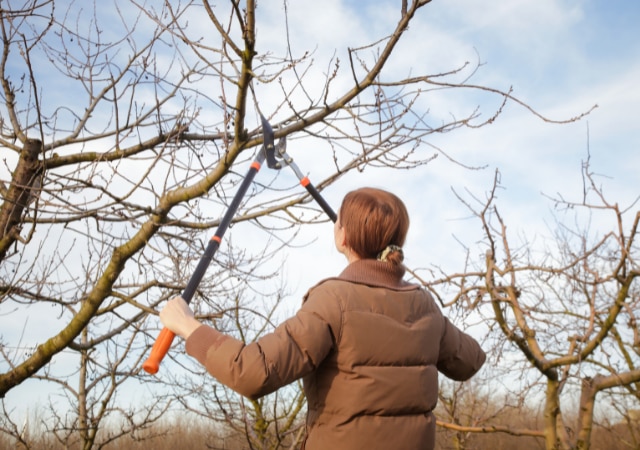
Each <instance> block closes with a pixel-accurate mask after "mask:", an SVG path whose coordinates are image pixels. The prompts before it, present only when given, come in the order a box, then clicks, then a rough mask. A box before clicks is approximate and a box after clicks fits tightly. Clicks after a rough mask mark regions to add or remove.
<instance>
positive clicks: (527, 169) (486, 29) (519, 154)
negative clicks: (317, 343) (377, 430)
mask: <svg viewBox="0 0 640 450" xmlns="http://www.w3.org/2000/svg"><path fill="white" fill-rule="evenodd" d="M274 3H277V4H278V5H279V2H274ZM395 3H397V5H395ZM395 3H393V4H392V3H391V2H388V1H370V2H361V1H359V0H326V1H322V2H302V1H296V0H292V1H290V2H289V5H288V12H289V14H290V16H289V20H290V26H291V33H292V36H295V38H296V39H295V40H292V42H294V50H297V51H299V52H303V51H304V50H305V49H307V48H308V49H316V52H317V54H318V58H319V59H321V58H322V57H326V56H327V55H331V54H332V53H333V52H334V51H335V49H336V48H342V47H344V42H345V41H349V42H352V41H354V42H357V41H358V39H359V40H360V41H361V43H366V42H369V36H373V35H374V34H376V33H377V34H379V33H380V30H381V29H388V27H386V28H385V27H384V25H385V24H388V22H389V21H390V20H395V18H396V17H397V15H398V14H399V9H400V6H399V5H400V2H399V1H398V2H395ZM263 5H266V4H263V3H261V4H260V5H259V7H260V8H263ZM282 14H283V11H282V7H281V6H278V7H271V8H269V9H268V8H266V7H265V9H263V10H262V11H261V12H260V14H259V16H258V20H259V26H258V28H259V32H260V33H263V34H262V36H264V37H265V39H264V40H263V41H261V42H265V45H268V43H269V42H271V44H272V45H274V46H275V45H277V42H278V41H279V40H280V41H281V34H278V33H273V35H271V33H270V29H271V28H275V27H281V25H282V22H281V21H282ZM309 17H312V18H313V20H309ZM638 23H640V2H636V1H631V0H625V1H622V0H613V1H609V2H603V1H591V0H590V1H581V0H576V1H568V0H510V1H509V2H494V3H487V2H477V1H475V0H446V1H445V0H433V1H432V2H431V3H430V4H429V5H426V6H425V7H424V8H423V9H422V10H421V11H420V12H419V14H418V16H417V17H416V18H415V23H414V24H413V25H412V26H411V28H410V30H409V32H408V33H407V35H406V36H404V37H403V39H402V41H401V45H400V46H399V48H398V50H397V53H396V55H395V57H394V60H393V64H392V65H391V66H390V69H389V70H390V73H389V74H390V75H392V74H393V73H396V72H397V73H399V74H406V73H407V71H409V70H414V71H415V72H430V73H437V72H439V71H442V70H450V69H451V68H455V67H458V66H459V65H460V64H462V63H464V62H465V61H470V62H472V63H473V62H475V61H477V60H478V59H479V60H480V61H481V62H482V65H481V67H480V68H479V69H478V71H477V73H476V74H475V76H474V78H473V82H474V83H476V84H486V85H489V86H491V87H495V88H497V89H502V90H508V89H509V88H513V95H514V96H515V97H517V98H519V99H520V100H522V101H523V102H525V103H527V104H529V105H530V106H531V107H533V108H534V109H535V110H536V111H537V112H538V113H540V114H541V115H543V116H545V117H548V118H551V119H555V120H565V119H569V118H571V117H574V116H577V115H580V114H582V113H584V112H586V111H589V110H591V108H592V107H593V106H594V105H597V108H595V109H594V110H593V111H592V112H591V113H590V114H588V115H587V116H586V117H585V118H583V119H582V120H580V121H578V122H575V123H570V124H556V123H546V122H544V121H543V120H541V119H540V118H538V117H536V116H535V115H534V114H532V113H531V112H530V111H528V110H526V109H525V108H523V107H522V106H520V105H517V104H515V103H512V102H511V103H508V104H507V106H506V108H505V110H504V113H503V114H502V115H501V116H500V117H499V118H498V120H497V121H496V122H495V123H493V124H492V125H489V126H487V127H484V128H481V129H477V130H471V129H461V130H456V131H454V132H452V133H449V134H445V135H442V136H438V137H434V138H433V139H432V140H431V141H430V142H432V143H433V144H434V145H437V146H438V147H440V148H442V149H443V151H444V152H446V153H447V154H448V155H451V156H453V157H455V158H456V159H458V160H460V161H464V162H465V164H468V165H475V166H479V167H484V169H483V170H478V171H469V170H465V169H463V168H461V167H460V166H458V165H456V164H454V163H452V162H451V161H449V160H448V159H447V158H445V157H438V158H436V159H435V160H434V161H433V162H431V163H430V164H428V165H426V166H424V167H421V168H419V169H415V170H412V171H409V172H405V171H402V172H389V173H387V172H385V173H384V174H382V173H381V172H380V171H374V170H372V171H365V172H364V173H362V174H360V173H353V174H351V175H349V176H347V177H344V178H343V179H341V180H339V181H338V182H337V183H335V184H334V185H332V186H331V187H329V188H328V189H327V190H326V191H324V192H323V195H324V196H325V197H326V199H327V200H328V201H329V203H330V204H331V205H332V206H333V207H334V209H337V208H338V207H339V204H340V201H341V198H342V196H343V195H344V194H345V193H346V192H347V191H348V190H350V189H353V188H357V187H359V186H363V185H369V186H375V187H383V188H386V189H389V190H392V191H393V192H395V193H396V194H398V195H399V196H400V197H401V198H402V199H403V200H404V202H405V203H406V205H407V208H408V210H409V213H410V216H411V223H412V225H411V229H410V232H409V236H408V241H407V244H406V245H405V255H406V262H407V265H408V266H409V267H412V268H419V267H430V266H434V265H441V266H443V267H445V268H449V269H451V270H456V271H457V270H461V269H462V267H463V264H464V258H465V253H464V249H463V248H462V247H461V245H460V243H459V242H460V241H464V242H466V243H467V244H470V245H471V244H473V243H474V242H477V240H478V239H480V238H481V234H480V231H481V230H480V227H479V223H478V222H477V220H474V219H473V218H470V214H469V212H468V210H466V208H465V207H464V206H463V205H462V204H461V203H460V202H459V201H458V200H456V197H455V195H454V191H455V192H460V193H464V192H465V191H468V192H470V193H472V194H474V195H477V196H479V197H483V196H484V194H485V192H486V191H487V190H488V189H490V187H491V181H492V180H493V177H494V174H495V171H496V170H499V171H500V173H501V183H502V185H503V187H504V189H503V190H502V191H501V192H500V196H499V201H498V204H499V207H500V209H501V211H502V212H503V216H504V217H505V220H506V221H507V223H508V224H509V226H510V228H509V229H510V230H512V231H510V232H512V233H513V236H514V237H515V236H517V234H518V233H519V232H522V233H524V234H526V235H527V236H535V235H538V234H540V235H542V234H549V227H550V226H551V225H552V220H553V203H552V202H550V201H549V200H548V198H547V196H554V195H556V194H557V193H561V194H562V195H563V196H564V197H566V198H570V199H574V200H576V201H579V200H580V198H581V193H582V175H581V166H582V164H583V162H584V161H585V160H586V159H587V157H589V158H590V163H591V166H592V169H593V171H594V172H597V173H598V174H600V175H601V176H599V177H598V180H600V181H601V183H602V186H603V189H604V192H605V194H606V195H607V196H608V197H609V198H610V200H611V201H612V202H617V203H619V204H620V205H628V206H631V205H633V202H634V201H635V199H636V198H637V197H638V196H639V195H640V185H639V184H638V182H637V173H638V170H639V169H640V151H639V150H640V137H639V135H640V133H638V131H639V128H640V126H639V125H640V119H638V117H639V116H638V111H640V89H639V88H638V87H637V83H638V80H640V31H638V26H637V24H638ZM270 40H272V41H270ZM429 101H430V102H433V104H432V105H429V106H434V109H436V108H435V106H437V110H438V111H444V112H448V111H455V112H458V113H459V112H464V111H469V110H472V109H474V108H476V107H478V106H479V107H480V109H481V111H485V114H491V112H492V111H493V108H495V106H496V103H497V102H498V101H499V99H496V98H493V99H488V98H486V97H485V96H478V95H476V94H475V93H473V92H469V93H468V95H465V94H461V95H454V96H448V95H445V94H442V95H438V94H434V95H433V96H430V97H429ZM289 153H290V154H291V156H293V157H294V158H296V159H297V160H298V161H299V165H300V168H301V169H302V170H303V171H304V172H306V173H308V174H309V175H310V177H311V180H312V181H313V180H314V179H322V178H323V177H324V176H326V175H328V174H327V173H325V172H324V168H323V167H322V165H320V164H315V163H313V161H311V160H310V159H309V157H308V156H306V155H305V154H304V153H302V152H301V151H300V150H298V149H297V148H296V144H295V141H294V142H291V143H290V147H289ZM263 176H268V175H264V174H263V173H262V172H261V173H259V174H258V177H263ZM300 189H302V188H300ZM637 208H638V205H635V207H634V208H633V211H636V210H637ZM596 226H602V227H604V228H605V229H606V227H607V226H611V222H607V221H606V220H605V219H602V222H599V223H598V224H596ZM332 233H333V228H332V226H331V224H329V223H327V224H324V225H318V226H313V227H308V228H307V229H305V230H303V231H302V233H301V236H300V242H301V243H305V242H308V243H309V245H307V246H304V247H301V248H298V249H292V250H291V251H290V252H289V253H288V254H287V256H286V258H285V257H283V270H284V275H285V276H286V279H287V284H288V288H289V291H290V293H291V295H290V297H289V298H288V299H287V305H285V311H290V312H293V311H294V310H295V308H297V306H299V304H300V299H301V297H302V295H303V294H304V292H305V291H306V290H307V289H308V288H309V287H310V286H312V285H313V284H315V283H316V282H317V281H318V280H320V279H321V278H324V277H329V276H333V275H337V274H338V273H339V272H340V270H341V269H342V267H344V265H345V260H344V259H343V257H342V256H341V255H339V254H338V253H337V252H336V250H335V248H334V246H333V235H332ZM230 234H233V231H231V232H230ZM207 237H208V236H203V239H204V238H207ZM20 398H24V397H22V396H21V397H20Z"/></svg>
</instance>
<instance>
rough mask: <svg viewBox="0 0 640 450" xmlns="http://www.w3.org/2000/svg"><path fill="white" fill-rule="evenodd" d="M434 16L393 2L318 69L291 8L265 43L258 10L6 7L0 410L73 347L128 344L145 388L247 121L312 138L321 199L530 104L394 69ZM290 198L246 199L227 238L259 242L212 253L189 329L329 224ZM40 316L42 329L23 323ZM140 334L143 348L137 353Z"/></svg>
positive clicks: (256, 189) (268, 185) (283, 190)
mask: <svg viewBox="0 0 640 450" xmlns="http://www.w3.org/2000/svg"><path fill="white" fill-rule="evenodd" d="M429 3H430V0H414V1H412V2H406V1H403V2H402V4H396V3H394V2H389V3H388V4H387V5H386V7H388V8H389V11H390V12H391V11H392V12H393V14H394V17H396V18H397V21H396V22H395V23H394V24H393V26H392V27H391V28H389V29H387V30H384V31H383V32H382V33H381V35H380V36H379V37H377V38H376V39H373V40H372V41H371V42H366V43H362V42H355V43H352V42H350V43H345V46H344V48H340V49H339V50H338V51H336V53H335V54H334V55H333V56H332V57H330V58H329V59H327V60H324V61H321V62H318V61H317V60H316V59H315V55H314V52H313V51H312V50H310V49H308V48H305V49H304V50H303V51H302V52H299V51H296V50H295V49H294V46H293V45H292V43H291V41H290V35H289V33H288V27H289V26H290V25H289V22H288V17H287V4H286V2H284V3H283V6H284V11H283V16H282V27H281V28H280V29H279V30H276V31H277V32H276V34H275V35H271V34H270V33H268V32H266V31H265V30H261V33H264V35H260V38H261V39H262V38H263V37H264V44H260V42H261V41H259V39H258V37H259V34H258V29H259V27H258V23H259V20H260V18H259V13H260V10H258V8H257V3H256V2H255V0H247V1H246V2H239V1H236V0H232V1H230V2H228V3H225V4H223V5H214V4H212V3H210V2H209V1H207V0H205V1H204V2H192V1H186V2H184V3H178V4H175V2H169V1H165V2H162V3H160V2H158V3H155V4H139V3H138V2H135V1H119V2H115V3H113V2H112V3H109V4H107V3H100V2H94V3H93V4H91V5H90V6H88V5H87V4H86V2H79V1H78V2H70V3H64V4H61V3H60V2H55V1H54V0H31V1H28V2H18V1H5V2H3V7H2V9H1V10H0V14H1V21H0V24H1V25H0V26H1V29H0V31H1V32H2V45H3V48H2V54H1V56H0V85H1V97H0V98H1V100H2V113H1V117H0V118H1V121H0V146H1V147H2V151H3V167H2V172H1V173H0V178H1V179H2V181H3V183H2V185H1V186H0V187H1V188H2V205H1V207H0V229H2V238H1V240H0V305H1V306H0V308H2V314H3V317H4V318H5V320H9V321H11V322H13V323H19V324H21V326H20V327H19V328H23V329H24V334H23V336H22V337H20V336H19V335H18V334H15V333H13V332H9V331H5V329H4V328H3V332H2V335H1V336H0V345H1V346H0V350H1V354H2V356H3V361H2V365H1V367H2V373H0V397H5V396H7V395H8V394H10V393H12V391H14V390H15V389H16V387H18V386H20V385H21V384H22V383H24V382H25V381H26V380H33V379H35V377H37V376H39V375H38V374H41V373H43V371H46V372H47V374H48V377H49V379H57V380H60V382H61V383H67V382H68V375H67V374H65V373H62V372H58V371H55V370H54V369H55V363H56V361H59V360H61V358H62V357H63V352H65V351H67V350H68V349H72V350H73V349H76V350H77V352H78V354H79V355H80V356H79V357H78V358H77V360H76V361H77V367H79V368H81V369H82V368H83V367H85V366H84V364H85V362H87V360H86V359H85V360H83V359H82V355H87V354H90V353H91V352H92V351H94V350H98V349H99V350H100V351H101V352H106V354H108V355H110V357H111V356H113V358H114V359H116V358H115V355H114V354H113V353H110V352H112V351H113V348H112V347H110V344H113V343H118V344H119V345H121V346H123V347H126V348H127V349H128V353H127V355H128V357H127V358H125V360H124V361H123V363H122V364H123V365H121V366H120V369H119V370H122V371H123V373H126V374H127V377H135V376H138V375H139V370H136V367H134V366H136V365H137V364H138V361H139V357H138V356H137V355H140V354H144V353H145V352H146V351H147V349H148V346H149V344H150V342H151V340H153V339H154V338H155V336H156V335H157V329H156V327H157V321H145V320H144V319H145V318H146V317H147V315H149V314H155V313H156V307H157V306H158V305H159V304H160V303H161V302H162V301H164V300H166V299H167V298H169V297H171V296H173V295H176V294H178V293H180V292H181V290H182V289H183V288H184V286H185V284H186V280H187V279H188V277H189V276H190V274H191V273H192V269H193V267H194V264H195V262H196V261H197V260H198V259H199V256H200V255H201V254H202V251H203V245H202V244H201V241H200V238H201V234H202V232H203V231H204V230H208V229H211V228H212V227H214V226H216V225H217V224H218V223H219V222H218V218H217V217H218V214H219V212H220V211H223V210H225V209H226V208H227V207H228V205H229V202H230V199H231V198H232V196H233V194H234V193H235V188H236V187H237V184H238V182H239V180H240V178H241V175H239V174H241V173H243V168H244V167H245V166H246V165H247V164H248V163H249V161H251V159H252V156H253V155H254V154H255V152H256V151H258V150H257V149H259V148H260V146H261V145H262V144H263V142H262V130H261V127H260V120H259V114H260V113H261V114H263V115H264V116H265V117H266V118H267V119H268V120H269V121H270V123H271V124H272V126H273V128H274V130H275V136H276V138H277V139H280V138H285V137H290V138H293V137H301V136H302V137H306V138H308V139H307V141H306V142H311V143H314V145H313V146H311V148H310V149H308V150H307V152H308V153H311V152H313V153H314V157H313V161H314V168H322V169H323V177H322V179H321V180H320V181H319V182H318V183H317V184H316V185H317V187H318V188H319V189H320V190H322V189H325V188H327V187H328V186H330V185H331V184H332V183H334V182H335V181H336V180H337V179H338V178H340V177H343V176H344V175H345V174H348V173H350V172H352V171H359V170H365V169H371V168H395V169H410V168H413V167H417V166H420V165H424V164H428V163H429V162H430V161H431V160H432V158H433V157H434V155H435V150H431V149H430V147H429V146H428V145H425V144H426V143H427V141H428V138H429V136H431V135H434V134H441V133H447V132H450V131H454V130H456V129H458V128H460V127H467V126H471V127H481V126H483V125H485V124H487V123H491V122H493V121H494V120H495V119H496V118H497V116H498V115H500V114H501V112H502V107H503V106H504V104H505V103H506V102H507V101H509V100H511V101H515V102H518V103H520V104H521V105H523V106H525V107H526V106H527V105H524V104H522V103H521V102H519V101H518V100H517V99H516V98H515V97H513V96H512V94H511V92H509V91H506V92H503V91H500V90H497V89H493V88H490V87H484V86H477V85H473V84H471V83H470V77H471V75H472V74H473V73H474V72H475V69H477V66H478V65H479V63H478V64H476V65H475V66H473V65H470V64H463V65H462V66H460V67H453V68H452V69H451V70H450V71H447V72H437V73H432V74H429V73H421V74H417V75H412V76H408V75H406V74H404V75H400V76H396V74H395V73H394V72H393V71H391V70H390V68H389V66H390V64H391V62H390V61H392V56H393V55H394V52H395V51H396V50H397V48H398V46H399V43H400V41H401V38H402V37H403V36H404V35H406V34H407V33H408V30H409V26H410V24H411V23H412V21H413V20H414V18H415V17H416V15H417V14H419V13H422V11H421V10H422V9H423V8H424V7H425V6H427V5H428V4H429ZM460 80H462V81H460ZM447 89H473V90H479V91H482V92H483V93H487V94H489V95H493V96H495V97H496V98H498V99H499V101H500V104H499V105H498V107H497V108H496V109H495V110H494V111H491V113H490V114H488V115H484V116H481V115H480V112H479V111H478V110H473V111H469V112H468V113H467V114H465V115H462V116H453V115H447V114H446V113H442V117H445V119H442V118H440V117H438V116H436V115H430V114H432V113H426V112H424V109H423V107H420V106H419V105H420V104H421V103H422V102H423V101H424V100H423V99H424V97H425V96H426V95H428V94H429V93H430V92H433V91H435V90H438V91H443V90H447ZM542 119H543V120H548V119H545V118H544V117H542ZM571 120H574V119H571ZM318 141H320V143H321V145H320V146H318V144H317V142H318ZM315 153H317V155H316V154H315ZM309 160H310V159H309ZM293 184H294V183H293V182H292V181H291V180H290V179H289V178H288V177H287V176H286V175H282V176H280V177H274V176H271V177H269V181H266V182H265V181H260V182H258V183H255V184H254V186H253V187H252V188H251V191H250V193H249V195H248V197H247V198H246V199H245V201H244V202H243V204H242V205H241V206H242V208H241V211H240V213H239V214H238V217H237V218H236V219H235V223H236V224H238V225H234V226H237V227H238V228H240V227H242V226H244V227H245V228H244V230H245V235H248V232H247V231H246V230H251V241H252V243H257V244H256V245H255V246H254V247H253V248H252V249H251V250H249V249H248V247H247V246H239V247H234V246H233V245H232V243H230V244H229V245H228V246H226V247H225V248H222V249H221V251H220V255H218V256H217V257H216V263H217V266H218V267H219V269H218V270H217V271H214V270H213V269H212V271H211V273H210V274H209V275H210V277H208V278H207V279H206V280H204V281H203V284H202V285H201V288H200V289H199V290H198V292H197V296H196V297H197V299H196V301H195V302H194V304H195V307H196V308H197V309H198V313H199V314H200V315H202V316H203V317H207V316H210V315H211V314H212V313H210V312H209V311H211V310H213V311H214V313H213V314H214V315H218V316H219V315H220V314H223V313H225V312H228V311H236V310H238V308H240V309H242V307H236V305H235V304H231V305H225V304H219V303H218V300H216V299H218V298H222V299H225V298H226V299H228V298H233V296H232V295H228V294H229V293H230V292H231V293H232V292H234V291H235V290H236V288H237V287H238V283H247V284H249V283H250V282H252V281H255V280H260V281H265V280H274V279H276V278H277V273H276V272H274V271H272V270H271V269H270V268H269V267H268V265H267V264H263V263H266V262H267V261H270V260H271V258H272V255H273V254H275V253H276V252H277V251H278V250H279V249H280V248H281V247H283V246H286V245H289V244H290V243H291V242H292V240H293V239H294V237H295V235H296V230H298V229H299V227H300V226H301V225H303V224H308V223H319V222H324V221H326V218H324V216H323V214H322V213H321V212H320V211H319V210H318V208H317V207H316V206H315V205H314V204H313V203H312V202H310V199H309V197H308V195H306V194H305V193H303V192H300V191H298V190H293V189H292V186H293ZM238 228H236V230H237V229H238ZM271 236H275V237H274V238H271ZM255 289H258V290H259V289H262V288H261V287H256V288H255ZM265 289H268V288H265ZM255 295H258V294H255ZM52 312H55V320H52V321H50V322H48V323H46V324H45V325H43V326H42V327H36V326H35V325H33V323H32V322H35V321H36V319H35V318H37V317H42V316H43V314H47V315H48V316H52V314H51V313H52ZM150 324H151V325H150ZM267 325H269V322H268V320H267V321H265V326H267ZM13 330H14V328H12V331H13ZM83 332H85V334H84V335H83ZM140 333H142V334H145V335H146V336H147V339H145V340H142V339H139V338H138V339H136V340H132V337H134V336H138V335H139V334H140ZM25 338H26V339H25ZM27 341H28V342H29V344H27V343H26V342H27ZM129 342H131V343H134V342H135V343H134V344H133V345H131V346H129V344H127V343H129ZM25 345H27V346H29V347H31V346H33V351H30V352H28V353H27V352H23V351H21V350H22V349H23V347H24V346H25ZM87 352H88V353H87ZM103 354H104V353H103ZM83 361H84V362H83ZM125 366H126V367H125ZM105 369H106V370H107V371H109V370H115V368H114V367H113V366H109V367H105ZM136 382H140V381H139V380H138V381H136ZM80 383H82V377H80ZM293 401H294V402H297V401H298V400H297V398H295V396H294V399H293ZM88 406H90V405H88ZM9 413H11V412H10V411H9ZM150 414H151V416H153V413H152V412H150ZM79 416H82V414H80V415H79ZM105 419H106V417H105Z"/></svg>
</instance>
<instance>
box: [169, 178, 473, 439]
mask: <svg viewBox="0 0 640 450" xmlns="http://www.w3.org/2000/svg"><path fill="white" fill-rule="evenodd" d="M408 228H409V216H408V214H407V210H406V208H405V206H404V204H403V203H402V201H401V200H400V199H399V198H398V197H396V196H395V195H393V194H391V193H389V192H386V191H383V190H379V189H373V188H362V189H358V190H355V191H353V192H350V193H348V194H347V195H346V197H345V198H344V200H343V203H342V206H341V208H340V211H339V214H338V220H337V221H336V224H335V226H334V235H335V245H336V248H337V249H338V251H339V252H340V253H342V254H343V255H344V256H345V257H346V258H347V260H348V262H349V264H348V266H347V267H346V268H345V269H344V271H343V272H342V273H341V274H340V275H339V276H338V277H336V278H330V279H327V280H323V281H321V282H320V283H319V284H317V285H316V286H314V287H313V288H311V289H310V290H309V292H308V293H307V294H306V295H305V297H304V301H303V304H302V307H301V308H300V310H299V311H298V313H297V314H296V315H295V316H294V317H292V318H290V319H288V320H286V321H285V322H284V323H283V324H282V325H280V326H279V327H278V328H276V329H275V331H274V332H273V333H270V334H267V335H265V336H264V337H262V338H260V339H259V340H258V341H257V342H254V343H251V344H248V345H245V344H243V343H242V342H240V341H238V340H237V339H235V338H233V337H231V336H228V335H225V334H222V333H220V332H218V331H216V330H215V329H213V328H211V327H209V326H206V325H202V324H201V323H200V322H198V321H197V320H196V319H195V318H194V317H193V314H192V312H191V310H190V309H189V307H188V306H187V304H186V303H185V302H184V301H183V300H182V299H181V298H180V297H177V298H174V299H173V300H171V301H170V302H169V303H168V304H167V306H166V307H165V308H164V309H163V310H162V312H161V313H160V319H161V321H162V322H163V324H164V325H165V326H166V327H167V328H169V329H170V330H172V331H173V332H174V333H176V334H177V335H178V336H181V337H183V338H184V339H186V350H187V353H188V354H189V355H191V356H193V357H194V358H196V359H197V360H198V361H200V362H201V363H202V364H203V365H204V366H205V367H206V368H207V370H208V371H209V373H211V374H212V375H213V376H214V377H216V378H217V379H218V380H219V381H220V382H221V383H224V384H225V385H227V386H229V387H230V388H232V389H234V390H236V391H237V392H239V393H240V394H242V395H245V396H247V397H249V398H254V399H255V398H258V397H261V396H263V395H265V394H268V393H270V392H273V391H275V390H276V389H278V388H280V387H282V386H285V385H287V384H289V383H291V382H293V381H295V380H297V379H299V378H303V384H304V391H305V394H306V396H307V406H308V413H307V435H306V439H305V444H304V445H303V448H304V449H306V450H328V449H331V450H334V449H349V450H350V449H354V450H355V449H357V450H360V449H384V450H388V449H432V448H433V447H434V445H435V418H434V416H433V414H432V411H433V409H434V408H435V406H436V401H437V398H438V372H442V373H443V374H444V375H446V376H447V377H449V378H452V379H454V380H457V381H464V380H467V379H469V378H470V377H471V376H473V375H474V374H475V373H476V372H477V371H478V370H479V369H480V367H481V366H482V364H483V363H484V360H485V354H484V352H483V351H482V349H481V348H480V346H479V345H478V343H477V342H476V341H475V340H474V339H473V338H471V337H470V336H468V335H466V334H465V333H463V332H462V331H460V330H459V329H457V328H456V327H455V326H454V325H452V324H451V323H450V322H449V320H448V319H447V318H445V317H444V316H443V315H442V313H441V311H440V309H439V308H438V306H437V305H436V303H435V301H434V300H433V298H432V297H431V295H430V294H429V293H428V292H427V291H425V290H424V289H422V288H421V287H420V286H419V285H415V284H409V283H407V282H405V281H403V279H402V277H403V275H404V273H405V269H404V267H403V265H402V260H403V252H402V245H403V244H404V241H405V237H406V234H407V230H408Z"/></svg>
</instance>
